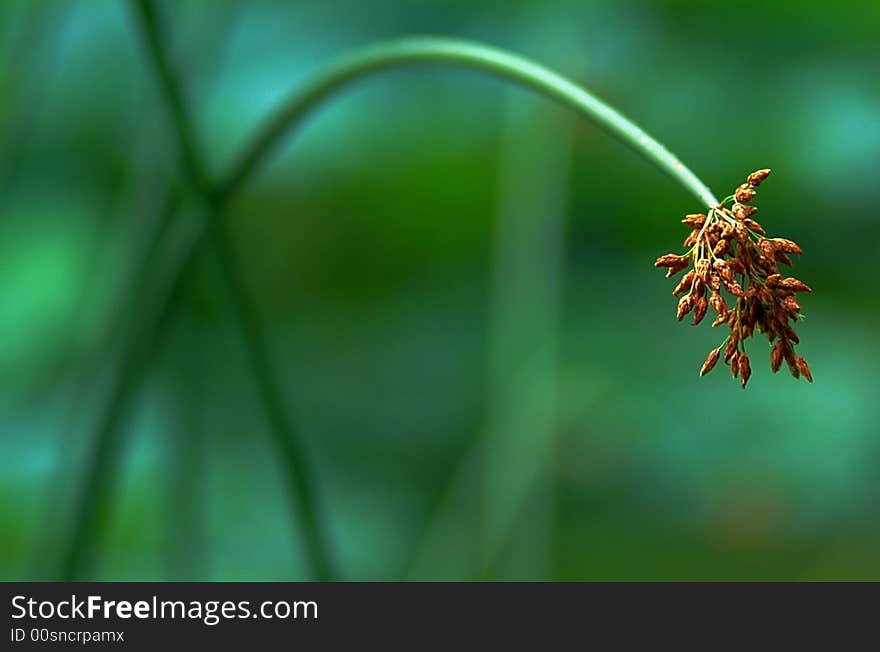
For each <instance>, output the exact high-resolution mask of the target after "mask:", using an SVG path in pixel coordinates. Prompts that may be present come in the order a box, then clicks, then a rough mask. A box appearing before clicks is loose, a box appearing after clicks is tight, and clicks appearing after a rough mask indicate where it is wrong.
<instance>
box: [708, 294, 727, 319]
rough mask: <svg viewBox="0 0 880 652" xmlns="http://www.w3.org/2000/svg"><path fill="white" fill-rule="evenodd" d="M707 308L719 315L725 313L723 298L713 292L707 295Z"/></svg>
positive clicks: (725, 305)
mask: <svg viewBox="0 0 880 652" xmlns="http://www.w3.org/2000/svg"><path fill="white" fill-rule="evenodd" d="M709 307H711V308H712V310H714V311H715V312H716V313H718V314H719V315H724V314H726V313H727V304H726V303H724V297H722V296H721V295H720V294H719V293H718V292H717V291H715V290H713V291H712V293H711V294H710V295H709Z"/></svg>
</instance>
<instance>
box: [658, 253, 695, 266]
mask: <svg viewBox="0 0 880 652" xmlns="http://www.w3.org/2000/svg"><path fill="white" fill-rule="evenodd" d="M682 259H685V260H687V258H686V256H680V255H678V254H664V255H662V256H660V258H658V259H657V260H655V261H654V267H673V266H675V265H679V264H681V261H682Z"/></svg>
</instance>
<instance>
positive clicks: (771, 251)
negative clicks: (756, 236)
mask: <svg viewBox="0 0 880 652" xmlns="http://www.w3.org/2000/svg"><path fill="white" fill-rule="evenodd" d="M758 251H760V252H761V255H762V256H764V257H765V258H767V259H769V260H774V259H775V257H776V247H774V246H773V243H772V242H771V241H770V240H766V239H764V238H761V239H760V240H758Z"/></svg>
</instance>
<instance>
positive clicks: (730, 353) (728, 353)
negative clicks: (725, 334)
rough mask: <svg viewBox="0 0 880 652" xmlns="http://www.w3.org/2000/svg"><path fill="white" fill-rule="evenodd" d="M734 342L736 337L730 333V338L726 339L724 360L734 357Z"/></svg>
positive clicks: (727, 360) (728, 360)
mask: <svg viewBox="0 0 880 652" xmlns="http://www.w3.org/2000/svg"><path fill="white" fill-rule="evenodd" d="M736 343H737V338H736V336H735V335H731V336H730V339H728V340H727V346H726V347H725V348H724V362H725V363H727V362H730V361H731V360H732V359H733V358H735V357H736Z"/></svg>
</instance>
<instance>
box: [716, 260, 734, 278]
mask: <svg viewBox="0 0 880 652" xmlns="http://www.w3.org/2000/svg"><path fill="white" fill-rule="evenodd" d="M715 271H717V272H718V273H719V274H720V275H721V278H723V279H725V280H727V281H732V280H733V270H732V269H731V268H730V264H729V262H727V263H726V262H724V261H723V260H716V261H715Z"/></svg>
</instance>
